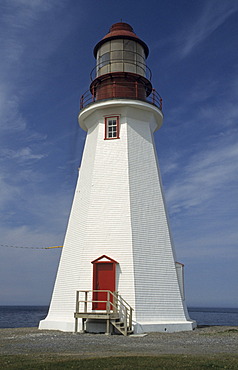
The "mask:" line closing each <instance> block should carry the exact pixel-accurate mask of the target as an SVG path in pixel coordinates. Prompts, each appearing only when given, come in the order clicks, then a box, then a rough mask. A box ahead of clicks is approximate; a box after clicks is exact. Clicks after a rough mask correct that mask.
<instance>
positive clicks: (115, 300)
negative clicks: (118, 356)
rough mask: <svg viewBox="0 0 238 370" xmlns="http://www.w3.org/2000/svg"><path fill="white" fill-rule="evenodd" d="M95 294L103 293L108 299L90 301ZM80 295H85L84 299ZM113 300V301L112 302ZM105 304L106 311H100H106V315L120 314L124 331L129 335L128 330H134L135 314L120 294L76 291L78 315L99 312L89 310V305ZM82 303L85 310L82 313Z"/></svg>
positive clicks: (108, 291)
mask: <svg viewBox="0 0 238 370" xmlns="http://www.w3.org/2000/svg"><path fill="white" fill-rule="evenodd" d="M95 292H101V293H107V299H106V300H100V301H99V300H93V299H89V298H90V297H89V296H90V295H93V293H95ZM80 293H83V294H84V299H80ZM111 298H112V300H111ZM96 302H98V303H105V304H106V305H105V307H106V309H105V310H100V311H105V313H107V314H110V312H111V311H112V312H113V313H118V314H120V315H121V316H122V317H121V320H122V321H123V322H124V328H125V329H124V330H125V335H127V330H128V329H129V330H131V329H132V313H133V308H132V307H131V306H130V305H129V303H128V302H127V301H126V300H125V299H124V298H122V296H121V295H120V294H118V292H111V291H110V290H77V291H76V314H77V313H85V314H88V313H90V312H92V311H97V310H92V308H91V310H89V304H93V303H96ZM80 303H81V304H83V306H84V310H83V311H80Z"/></svg>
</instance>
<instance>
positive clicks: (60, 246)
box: [0, 244, 63, 249]
mask: <svg viewBox="0 0 238 370" xmlns="http://www.w3.org/2000/svg"><path fill="white" fill-rule="evenodd" d="M0 246H1V247H7V248H21V249H52V248H63V246H62V245H58V246H54V247H19V246H17V245H7V244H0Z"/></svg>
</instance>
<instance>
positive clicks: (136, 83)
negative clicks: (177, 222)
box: [39, 22, 195, 333]
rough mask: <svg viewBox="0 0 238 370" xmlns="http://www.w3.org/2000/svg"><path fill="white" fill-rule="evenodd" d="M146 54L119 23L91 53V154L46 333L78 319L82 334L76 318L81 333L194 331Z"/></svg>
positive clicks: (87, 126) (86, 104) (83, 116)
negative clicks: (168, 208) (171, 215)
mask: <svg viewBox="0 0 238 370" xmlns="http://www.w3.org/2000/svg"><path fill="white" fill-rule="evenodd" d="M148 53H149V50H148V47H147V45H146V44H145V43H144V42H143V41H142V40H141V39H139V38H138V37H137V35H136V34H135V33H134V32H133V29H132V27H131V26H130V25H128V24H127V23H123V22H120V23H116V24H114V25H113V26H112V27H111V28H110V31H109V33H108V34H107V35H106V36H105V37H104V38H103V39H102V40H101V41H99V42H98V44H97V45H96V46H95V48H94V55H95V58H96V67H95V69H94V70H93V74H92V83H91V85H90V92H89V93H86V94H84V95H83V96H82V99H81V110H80V114H79V124H80V126H81V128H82V129H84V130H86V131H87V138H86V142H85V149H84V153H83V157H82V163H81V167H80V171H79V177H78V183H77V186H76V191H75V196H74V200H73V204H72V209H71V213H70V218H69V223H68V228H67V232H66V236H65V241H64V247H63V250H62V256H61V260H60V264H59V269H58V274H57V278H56V282H55V287H54V291H53V295H52V300H51V304H50V309H49V313H48V316H47V317H46V319H45V320H43V321H41V322H40V326H39V327H40V329H58V330H63V331H73V330H74V329H75V323H76V329H78V328H80V325H81V320H79V321H78V318H82V325H83V327H82V328H81V329H84V330H86V331H91V332H98V331H99V332H100V331H103V330H104V329H105V331H106V330H107V331H109V330H112V329H111V328H113V327H116V328H118V330H119V331H121V332H122V331H123V330H124V332H125V331H127V330H134V332H135V333H139V332H149V331H167V332H173V331H181V330H192V329H193V328H194V327H195V322H194V321H192V320H190V318H189V316H188V313H187V308H186V304H185V299H184V289H183V265H182V264H181V263H178V262H177V261H176V256H175V250H174V246H173V242H172V238H171V232H170V228H169V223H168V215H167V212H166V207H165V203H164V197H163V192H162V185H161V179H160V174H159V167H158V160H157V155H156V150H155V145H154V140H153V133H154V131H156V130H158V129H159V128H160V126H161V125H162V121H163V114H162V111H161V109H162V107H161V99H160V97H159V95H158V94H157V93H156V91H155V90H154V89H153V88H152V85H151V82H150V71H149V69H148V68H147V67H146V58H147V56H148ZM76 297H77V298H76ZM75 312H76V314H75ZM131 315H132V316H131ZM128 318H129V319H128ZM127 319H128V320H129V321H127ZM105 323H107V326H106V328H105ZM123 323H124V324H125V325H126V328H125V325H124V327H123ZM110 324H112V325H110ZM109 328H110V329H109ZM122 328H123V329H122Z"/></svg>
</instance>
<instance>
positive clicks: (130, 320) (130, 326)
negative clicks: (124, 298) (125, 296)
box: [129, 306, 132, 330]
mask: <svg viewBox="0 0 238 370" xmlns="http://www.w3.org/2000/svg"><path fill="white" fill-rule="evenodd" d="M129 328H130V330H132V308H131V306H130V316H129Z"/></svg>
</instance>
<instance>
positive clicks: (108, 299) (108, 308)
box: [106, 290, 110, 313]
mask: <svg viewBox="0 0 238 370" xmlns="http://www.w3.org/2000/svg"><path fill="white" fill-rule="evenodd" d="M106 310H107V313H110V292H109V290H108V291H107V303H106Z"/></svg>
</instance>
